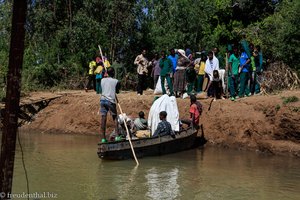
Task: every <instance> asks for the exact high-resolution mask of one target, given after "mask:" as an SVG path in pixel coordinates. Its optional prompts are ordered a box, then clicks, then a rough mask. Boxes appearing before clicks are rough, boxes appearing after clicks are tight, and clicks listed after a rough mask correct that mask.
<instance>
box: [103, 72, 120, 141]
mask: <svg viewBox="0 0 300 200" xmlns="http://www.w3.org/2000/svg"><path fill="white" fill-rule="evenodd" d="M107 74H108V77H106V78H103V79H102V80H101V88H102V95H101V98H100V113H101V128H100V129H101V130H100V131H101V142H102V143H106V142H107V139H106V136H105V134H106V121H107V113H108V112H110V114H111V115H112V118H113V120H114V122H115V133H116V134H117V135H119V130H118V120H117V116H118V115H117V107H116V103H117V101H116V93H119V90H120V82H119V81H118V80H117V79H115V78H114V76H115V70H114V68H112V67H110V68H108V69H107Z"/></svg>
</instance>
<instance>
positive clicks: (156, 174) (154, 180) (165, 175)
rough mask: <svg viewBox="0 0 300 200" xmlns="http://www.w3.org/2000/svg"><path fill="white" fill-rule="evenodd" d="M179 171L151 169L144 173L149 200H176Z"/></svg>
mask: <svg viewBox="0 0 300 200" xmlns="http://www.w3.org/2000/svg"><path fill="white" fill-rule="evenodd" d="M178 174H179V170H178V169H177V168H173V169H169V170H168V171H160V170H158V169H157V168H155V167H153V168H151V169H149V170H147V172H146V176H145V177H146V179H147V183H146V186H147V187H148V192H147V193H146V196H147V197H149V198H150V199H176V198H178V197H179V196H180V191H179V185H178V183H177V179H178Z"/></svg>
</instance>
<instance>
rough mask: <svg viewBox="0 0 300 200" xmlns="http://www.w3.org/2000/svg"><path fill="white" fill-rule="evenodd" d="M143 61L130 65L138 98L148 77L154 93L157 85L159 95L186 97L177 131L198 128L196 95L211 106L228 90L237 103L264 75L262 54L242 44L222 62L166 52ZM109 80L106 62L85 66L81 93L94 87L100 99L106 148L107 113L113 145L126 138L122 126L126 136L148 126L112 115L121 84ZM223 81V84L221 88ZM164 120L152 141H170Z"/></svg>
mask: <svg viewBox="0 0 300 200" xmlns="http://www.w3.org/2000/svg"><path fill="white" fill-rule="evenodd" d="M146 55H147V51H146V50H145V49H144V50H143V51H142V53H141V54H140V55H138V56H137V57H136V59H135V60H134V64H135V65H136V66H137V73H138V83H137V94H138V95H143V91H144V90H145V89H146V88H147V85H146V83H147V81H146V80H147V78H148V77H149V76H151V77H152V78H153V83H154V85H153V86H154V88H157V85H161V92H162V94H163V95H165V94H168V95H169V96H175V97H184V94H186V95H187V96H190V101H191V104H190V110H189V113H190V118H189V119H184V120H180V124H181V125H182V124H187V125H188V126H192V127H194V128H196V129H197V128H199V117H200V115H201V112H202V105H201V103H200V102H198V101H197V98H196V95H197V94H199V93H202V92H205V94H206V95H207V97H213V98H214V100H216V99H225V97H226V91H225V90H226V87H227V88H228V92H229V94H230V99H231V100H232V101H234V100H235V99H236V98H242V97H245V96H250V95H254V94H258V93H260V85H259V82H258V81H257V77H258V76H259V75H260V73H261V72H262V70H263V68H262V64H263V58H262V52H261V49H260V46H254V45H253V44H252V43H251V44H250V45H248V42H247V41H246V40H245V39H243V40H242V41H241V43H240V44H239V45H232V46H231V47H230V48H227V51H226V54H225V57H224V58H223V57H222V55H220V54H219V50H218V48H214V49H213V50H211V51H208V52H207V51H201V52H196V53H193V52H192V51H191V50H190V49H186V50H183V49H170V51H169V55H167V53H166V52H165V51H161V52H160V55H159V54H158V53H156V54H155V56H154V58H153V59H152V60H151V61H149V60H148V59H147V57H146ZM149 72H151V73H149ZM114 75H115V71H114V68H112V67H111V65H110V63H109V61H108V60H107V58H106V57H103V58H102V59H101V58H99V57H96V58H95V59H94V60H93V61H91V62H90V63H89V78H88V82H87V84H86V87H85V90H86V91H87V90H88V89H89V88H90V87H91V84H93V87H94V90H95V91H96V93H97V94H101V98H100V113H101V116H102V117H101V136H102V142H107V139H106V121H107V113H108V112H110V113H111V115H112V117H113V120H114V121H115V124H116V129H115V133H114V134H115V136H116V137H115V139H116V140H118V139H119V136H120V135H125V136H126V133H124V132H123V133H120V132H119V131H121V130H125V129H124V127H122V126H129V127H130V131H131V132H136V131H140V130H147V129H148V125H147V120H146V119H145V116H144V112H142V111H141V112H140V113H139V117H138V118H136V119H135V120H129V121H130V122H131V123H129V124H127V122H128V121H127V120H126V119H125V118H124V119H123V123H122V120H120V116H118V115H117V109H116V104H117V98H116V93H118V92H119V89H120V82H119V81H118V80H117V79H115V78H114ZM159 80H160V81H159ZM224 80H226V84H225V81H224ZM165 83H166V84H165ZM121 117H122V116H121ZM166 117H167V112H166V111H162V112H160V113H159V118H160V120H161V122H160V123H159V124H158V126H157V128H156V130H155V131H154V134H153V135H152V136H153V137H156V136H163V135H171V136H172V137H173V136H174V132H173V131H172V130H171V125H170V123H169V122H168V121H167V120H166Z"/></svg>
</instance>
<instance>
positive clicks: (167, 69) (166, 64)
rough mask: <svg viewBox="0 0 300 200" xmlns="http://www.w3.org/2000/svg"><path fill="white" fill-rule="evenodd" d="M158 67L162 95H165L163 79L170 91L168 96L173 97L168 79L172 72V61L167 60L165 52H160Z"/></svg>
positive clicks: (171, 86) (169, 79) (170, 82)
mask: <svg viewBox="0 0 300 200" xmlns="http://www.w3.org/2000/svg"><path fill="white" fill-rule="evenodd" d="M159 67H160V68H161V71H160V79H161V88H162V92H163V94H166V89H165V79H166V80H167V83H168V87H169V90H170V95H173V85H172V81H171V78H170V74H171V73H172V72H173V64H172V61H171V60H170V59H169V58H167V56H166V52H164V51H162V52H161V59H160V62H159Z"/></svg>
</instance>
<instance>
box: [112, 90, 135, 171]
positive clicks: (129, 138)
mask: <svg viewBox="0 0 300 200" xmlns="http://www.w3.org/2000/svg"><path fill="white" fill-rule="evenodd" d="M116 100H117V104H118V107H119V109H120V112H121V114H122V115H123V111H122V108H121V105H120V103H119V100H118V98H117V95H116ZM124 125H125V129H126V132H127V136H128V141H129V144H130V148H131V151H132V155H133V157H134V160H135V162H136V165H139V161H138V160H137V158H136V155H135V152H134V148H133V145H132V142H131V137H130V134H129V131H128V127H127V123H126V119H124Z"/></svg>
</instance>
